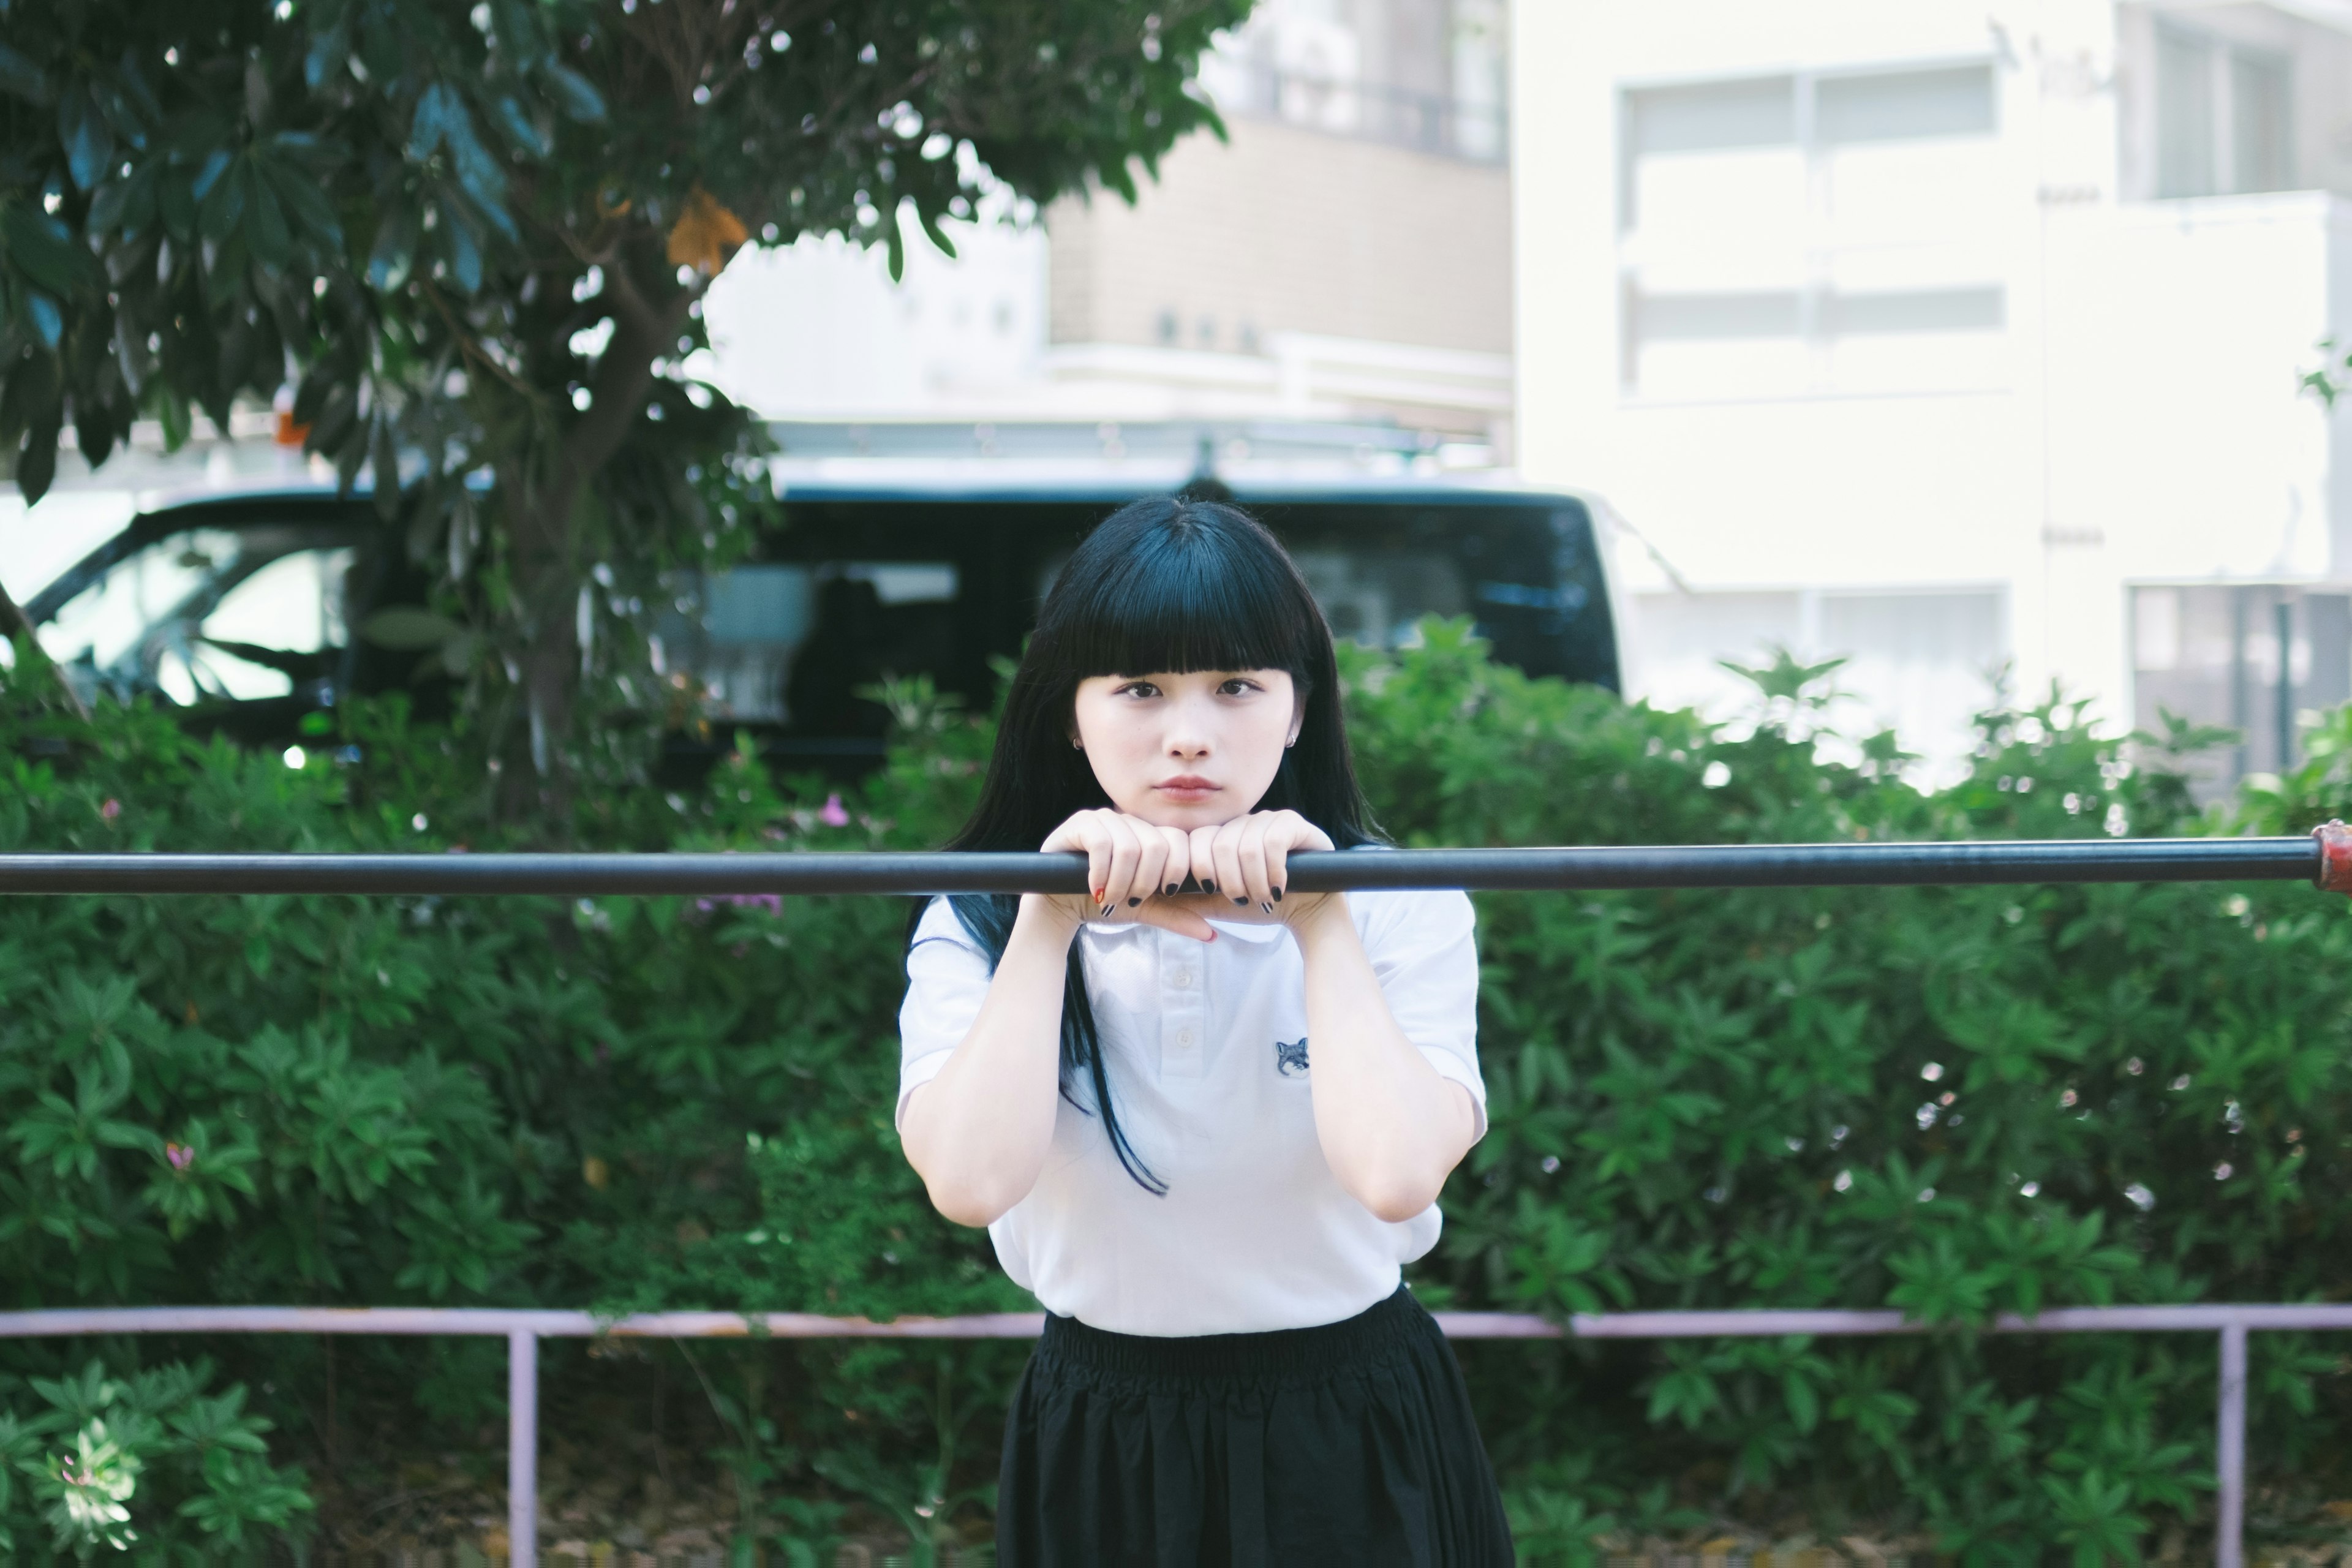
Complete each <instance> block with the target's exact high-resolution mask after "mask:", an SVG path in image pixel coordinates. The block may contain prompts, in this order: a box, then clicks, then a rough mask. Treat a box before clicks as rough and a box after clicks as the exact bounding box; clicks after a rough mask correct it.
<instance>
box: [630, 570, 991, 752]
mask: <svg viewBox="0 0 2352 1568" xmlns="http://www.w3.org/2000/svg"><path fill="white" fill-rule="evenodd" d="M679 585H680V588H681V590H682V591H681V592H680V593H679V594H678V595H677V599H676V601H675V602H676V604H677V613H676V614H674V615H672V616H665V617H664V618H663V621H662V626H661V630H660V633H659V634H658V636H657V637H656V657H657V658H660V660H661V661H662V663H663V664H664V666H665V668H666V670H667V671H675V672H677V673H681V674H686V675H688V676H689V677H690V678H692V679H698V680H700V681H701V682H702V683H703V685H704V688H705V689H706V690H708V691H709V694H710V697H711V700H713V701H715V702H717V703H718V704H719V707H720V708H721V710H723V713H724V716H725V717H727V718H730V719H735V720H740V721H744V722H747V723H761V724H779V725H784V726H787V727H789V728H791V729H793V730H794V731H800V732H803V733H808V734H832V735H852V734H862V733H865V732H866V731H869V730H871V731H873V732H874V733H876V734H879V733H880V730H879V728H878V727H877V719H878V718H879V716H880V714H881V710H880V708H879V707H878V706H877V705H876V704H874V703H872V702H869V701H867V700H865V699H863V698H860V697H859V696H857V695H856V690H857V689H858V688H860V687H864V686H868V685H871V684H873V683H875V682H877V681H879V680H881V679H885V678H886V677H889V676H897V675H912V674H916V673H919V672H925V671H928V670H929V668H931V666H930V665H929V664H928V663H925V662H920V661H919V660H920V659H922V658H928V657H930V656H931V652H932V650H929V649H927V648H926V647H924V646H923V645H924V644H925V643H926V642H928V641H932V640H936V638H927V637H924V636H923V632H924V629H925V627H926V625H927V624H934V623H936V622H937V621H938V620H939V618H940V606H944V605H953V604H954V603H955V601H956V599H957V597H958V595H959V593H960V591H961V573H960V572H959V571H958V569H957V567H956V565H955V563H952V562H946V561H827V562H821V563H815V564H812V565H791V564H781V563H757V564H751V565H745V566H738V567H735V568H734V569H732V570H731V571H727V572H714V573H707V574H696V575H694V576H691V577H688V578H684V579H681V580H680V584H679ZM868 710H870V711H868Z"/></svg>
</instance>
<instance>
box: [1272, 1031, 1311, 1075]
mask: <svg viewBox="0 0 2352 1568" xmlns="http://www.w3.org/2000/svg"><path fill="white" fill-rule="evenodd" d="M1274 1070H1275V1071H1276V1072H1278V1073H1280V1074H1281V1075H1282V1076H1283V1077H1285V1078H1296V1077H1297V1076H1298V1075H1299V1074H1300V1073H1303V1072H1305V1071H1306V1070H1307V1042H1306V1040H1305V1039H1304V1038H1301V1039H1296V1040H1276V1041H1275V1042H1274Z"/></svg>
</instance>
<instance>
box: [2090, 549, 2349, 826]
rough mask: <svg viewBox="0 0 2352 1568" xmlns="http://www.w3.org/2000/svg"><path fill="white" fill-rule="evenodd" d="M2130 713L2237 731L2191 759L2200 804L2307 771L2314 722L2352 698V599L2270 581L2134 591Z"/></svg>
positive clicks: (2139, 719)
mask: <svg viewBox="0 0 2352 1568" xmlns="http://www.w3.org/2000/svg"><path fill="white" fill-rule="evenodd" d="M2130 594H2131V640H2132V718H2133V721H2135V722H2136V723H2137V725H2138V727H2139V729H2140V730H2142V731H2145V732H2147V733H2148V734H2151V735H2158V736H2161V735H2163V734H2164V733H2165V732H2166V731H2168V730H2169V729H2171V727H2172V721H2174V720H2185V721H2188V722H2189V723H2191V724H2195V725H2200V726H2204V727H2207V728H2215V729H2221V730H2225V731H2232V732H2233V733H2234V735H2235V737H2236V739H2235V742H2234V743H2231V744H2224V745H2221V746H2218V747H2215V748H2214V749H2213V750H2211V751H2210V752H2206V753H2205V754H2204V755H2202V756H2200V757H2196V758H2193V759H2191V760H2190V761H2189V764H2188V771H2189V777H2190V778H2191V779H2192V780H2193V781H2194V783H2195V785H2196V794H2197V796H2198V798H2199V799H2200V801H2211V800H2215V799H2218V798H2220V797H2221V795H2226V794H2228V793H2229V791H2230V789H2231V787H2232V786H2233V785H2234V784H2236V783H2237V782H2238V780H2240V779H2242V778H2243V777H2245V776H2246V775H2247V774H2248V773H2279V772H2282V771H2284V770H2285V769H2288V768H2293V767H2295V766H2298V765H2299V764H2301V763H2303V762H2304V761H2305V760H2306V758H2307V755H2308V753H2307V752H2305V749H2304V746H2303V740H2302V732H2303V726H2304V721H2305V718H2306V717H2307V716H2308V715H2309V714H2310V713H2311V712H2313V711H2314V710H2326V709H2329V708H2336V707H2340V706H2342V705H2343V704H2344V703H2345V702H2347V701H2352V596H2347V595H2343V594H2340V593H2326V592H2317V591H2313V590H2310V589H2305V588H2302V587H2298V586H2294V585H2291V584H2289V585H2282V584H2268V583H2246V584H2193V585H2187V586H2164V585H2159V586H2148V587H2134V588H2133V589H2131V590H2130Z"/></svg>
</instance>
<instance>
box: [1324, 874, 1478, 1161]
mask: <svg viewBox="0 0 2352 1568" xmlns="http://www.w3.org/2000/svg"><path fill="white" fill-rule="evenodd" d="M1349 904H1350V905H1353V906H1355V907H1356V908H1358V909H1359V910H1360V911H1361V912H1360V915H1359V916H1358V919H1359V921H1360V931H1361V932H1362V935H1363V940H1364V951H1365V953H1366V954H1367V955H1368V956H1369V957H1370V959H1371V961H1372V973H1374V974H1375V975H1377V976H1378V977H1379V979H1380V983H1381V995H1382V996H1384V997H1385V998H1387V1001H1388V1005H1389V1015H1390V1016H1391V1017H1393V1018H1394V1019H1395V1020H1396V1022H1397V1027H1398V1028H1400V1029H1402V1030H1403V1031H1404V1037H1405V1038H1406V1039H1408V1040H1411V1041H1412V1043H1413V1044H1414V1045H1415V1046H1417V1047H1420V1048H1421V1054H1422V1055H1423V1057H1425V1058H1428V1060H1429V1065H1430V1066H1431V1067H1433V1068H1436V1069H1437V1071H1438V1074H1439V1076H1440V1077H1443V1078H1448V1079H1453V1080H1454V1082H1455V1083H1458V1084H1460V1085H1461V1086H1462V1087H1463V1088H1465V1089H1468V1090H1469V1091H1470V1099H1471V1100H1472V1102H1473V1103H1474V1104H1475V1107H1476V1109H1477V1113H1478V1129H1477V1136H1478V1137H1480V1138H1484V1137H1485V1136H1486V1080H1485V1079H1483V1078H1481V1077H1480V1076H1479V1073H1478V937H1477V928H1478V916H1477V911H1476V910H1475V909H1474V908H1473V907H1472V905H1471V902H1470V896H1469V895H1468V894H1467V893H1462V892H1452V891H1446V892H1396V893H1355V894H1351V895H1349Z"/></svg>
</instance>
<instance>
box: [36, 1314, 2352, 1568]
mask: <svg viewBox="0 0 2352 1568" xmlns="http://www.w3.org/2000/svg"><path fill="white" fill-rule="evenodd" d="M1436 1318H1437V1321H1438V1325H1439V1326H1440V1327H1441V1328H1443V1329H1444V1331H1445V1332H1446V1333H1447V1335H1448V1336H1450V1337H1451V1338H1454V1339H1457V1340H1541V1339H1559V1338H1562V1337H1564V1336H1566V1335H1573V1336H1574V1337H1576V1338H1578V1339H1590V1340H1688V1339H1715V1338H1731V1339H1776V1338H1779V1337H1780V1336H1781V1335H1784V1334H1811V1335H1818V1336H1822V1337H1824V1338H1848V1337H1853V1336H1858V1335H1879V1334H1921V1333H1927V1332H1929V1331H1930V1330H1929V1328H1928V1327H1927V1325H1924V1324H1921V1323H1916V1322H1913V1321H1909V1320H1906V1318H1905V1317H1904V1316H1903V1314H1902V1313H1900V1312H1890V1311H1840V1310H1815V1309H1806V1310H1775V1309H1762V1310H1747V1311H1722V1312H1609V1313H1601V1314H1598V1315H1591V1316H1587V1315H1583V1314H1579V1315H1577V1316H1575V1317H1573V1318H1570V1320H1569V1322H1568V1325H1567V1327H1566V1328H1565V1329H1563V1328H1562V1327H1561V1326H1560V1325H1559V1324H1557V1323H1554V1322H1552V1321H1549V1319H1545V1318H1539V1317H1537V1316H1534V1315H1533V1314H1531V1313H1518V1312H1439V1313H1437V1314H1436ZM1044 1326H1045V1318H1044V1315H1043V1314H1042V1313H1037V1312H1000V1313H996V1314H994V1315H992V1316H986V1317H968V1318H900V1319H898V1320H896V1321H892V1322H887V1323H877V1322H873V1321H868V1320H866V1319H864V1318H827V1317H821V1316H818V1315H816V1314H814V1313H810V1312H761V1313H751V1314H748V1315H747V1314H743V1313H737V1312H648V1313H644V1314H641V1315H639V1316H636V1317H628V1318H598V1317H595V1316H593V1315H592V1314H590V1313H587V1312H549V1311H535V1310H502V1309H490V1308H475V1307H95V1308H87V1309H83V1308H67V1309H60V1310H54V1311H34V1312H0V1339H35V1338H59V1337H64V1336H68V1335H81V1334H190V1333H197V1334H229V1333H243V1334H465V1335H485V1336H492V1337H496V1336H499V1335H503V1336H504V1337H505V1339H506V1342H507V1355H508V1359H507V1535H508V1540H509V1551H510V1553H511V1556H510V1558H509V1562H510V1563H512V1564H513V1565H514V1568H524V1565H530V1568H537V1564H538V1562H539V1342H540V1341H541V1340H543V1339H595V1338H598V1337H601V1336H606V1335H610V1336H614V1337H616V1338H624V1339H626V1338H643V1339H715V1338H748V1337H751V1336H753V1335H764V1336H766V1337H769V1338H772V1339H784V1340H793V1339H802V1340H807V1339H903V1340H981V1339H1034V1338H1035V1337H1036V1335H1037V1334H1038V1333H1039V1331H1041V1330H1042V1329H1043V1328H1044ZM2292 1329H2304V1330H2347V1329H2352V1305H2331V1304H2326V1303H2313V1304H2309V1305H2303V1304H2282V1305H2268V1304H2257V1303H2236V1302H2221V1303H2214V1304H2210V1305H2188V1306H2175V1307H2059V1308H2053V1310H2049V1311H2046V1312H2042V1313H2038V1314H2036V1315H2035V1316H2033V1317H2031V1318H2021V1317H2017V1316H2014V1315H2012V1314H2003V1315H2002V1316H2001V1317H2000V1318H1998V1319H1996V1320H1995V1321H1993V1323H1992V1324H1991V1325H1990V1332H1993V1333H2002V1334H2051V1333H2137V1334H2148V1333H2218V1334H2219V1335H2220V1336H2221V1387H2220V1391H2219V1392H2220V1398H2219V1408H2218V1411H2217V1415H2216V1418H2215V1423H2214V1436H2215V1445H2214V1469H2215V1471H2216V1473H2217V1476H2218V1479H2219V1481H2220V1487H2219V1497H2218V1499H2217V1503H2218V1507H2217V1509H2216V1518H2215V1521H2214V1531H2213V1561H2214V1563H2215V1564H2216V1568H2242V1564H2243V1560H2244V1558H2243V1537H2244V1533H2245V1503H2246V1336H2247V1334H2249V1333H2250V1332H2252V1331H2257V1330H2272V1331H2277V1330H2292Z"/></svg>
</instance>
